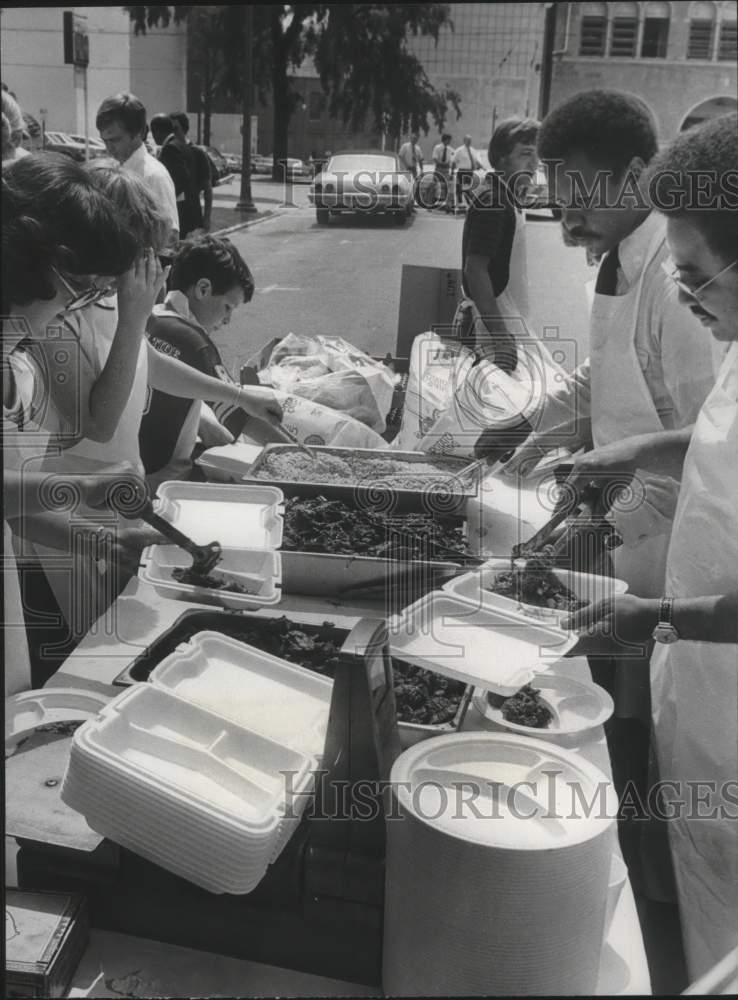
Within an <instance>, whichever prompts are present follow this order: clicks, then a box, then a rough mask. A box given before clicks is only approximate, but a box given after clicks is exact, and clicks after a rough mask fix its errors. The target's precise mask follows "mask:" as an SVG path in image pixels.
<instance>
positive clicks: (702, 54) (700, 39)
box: [687, 20, 714, 59]
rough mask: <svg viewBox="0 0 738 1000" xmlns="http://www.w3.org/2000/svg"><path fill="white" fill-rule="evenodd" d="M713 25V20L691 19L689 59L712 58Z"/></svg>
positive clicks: (688, 44) (688, 45)
mask: <svg viewBox="0 0 738 1000" xmlns="http://www.w3.org/2000/svg"><path fill="white" fill-rule="evenodd" d="M713 27H714V24H713V22H712V21H707V20H699V21H690V23H689V41H688V42H687V59H711V58H712V37H713Z"/></svg>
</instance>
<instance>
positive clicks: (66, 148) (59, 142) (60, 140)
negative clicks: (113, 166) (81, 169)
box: [44, 132, 106, 163]
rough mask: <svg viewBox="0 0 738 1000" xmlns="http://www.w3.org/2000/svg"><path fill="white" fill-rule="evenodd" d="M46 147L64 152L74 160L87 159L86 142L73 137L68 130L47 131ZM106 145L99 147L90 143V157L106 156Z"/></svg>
mask: <svg viewBox="0 0 738 1000" xmlns="http://www.w3.org/2000/svg"><path fill="white" fill-rule="evenodd" d="M44 149H45V150H48V151H49V152H52V153H64V155H65V156H70V157H71V158H72V159H73V160H76V161H77V162H78V163H81V162H83V161H84V159H85V143H84V138H83V139H82V142H78V141H77V140H75V139H73V138H72V136H71V135H69V134H68V133H67V132H46V134H45V136H44ZM105 155H106V153H105V146H104V145H103V148H102V149H98V148H96V147H95V146H93V145H92V143H90V157H91V158H94V157H96V156H105Z"/></svg>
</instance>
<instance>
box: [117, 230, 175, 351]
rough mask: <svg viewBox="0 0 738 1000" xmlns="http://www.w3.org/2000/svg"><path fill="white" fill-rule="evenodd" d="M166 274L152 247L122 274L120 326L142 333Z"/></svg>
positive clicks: (119, 282)
mask: <svg viewBox="0 0 738 1000" xmlns="http://www.w3.org/2000/svg"><path fill="white" fill-rule="evenodd" d="M168 274H169V268H166V269H164V268H162V266H161V262H160V260H159V258H158V256H157V255H156V254H155V253H154V251H153V250H152V249H151V247H149V248H148V249H146V250H145V251H144V252H143V254H142V255H141V256H140V257H137V258H136V260H135V261H134V263H133V265H132V266H131V267H130V268H129V269H128V270H127V271H126V272H125V274H122V275H121V276H120V277H119V278H118V316H119V320H120V322H121V323H123V324H125V325H126V326H127V327H130V328H131V329H132V330H140V331H141V333H143V330H144V328H145V326H146V322H147V320H148V318H149V316H150V315H151V311H152V309H153V308H154V303H155V302H156V299H157V296H158V295H159V292H160V291H161V289H162V288H163V287H164V283H165V282H166V279H167V275H168Z"/></svg>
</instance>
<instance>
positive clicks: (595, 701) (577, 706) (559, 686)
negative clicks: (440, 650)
mask: <svg viewBox="0 0 738 1000" xmlns="http://www.w3.org/2000/svg"><path fill="white" fill-rule="evenodd" d="M530 685H531V687H534V688H538V690H539V691H540V695H539V697H540V700H541V701H542V702H543V704H544V705H545V706H546V707H547V708H548V709H549V711H551V712H552V714H553V719H552V720H551V724H550V725H549V726H546V727H545V728H542V729H539V728H536V727H533V726H522V725H520V724H519V723H517V722H508V720H507V719H505V717H504V716H503V714H502V709H501V708H495V707H494V706H493V705H491V704H490V702H489V699H488V697H487V694H488V692H487V691H485V690H483V689H482V688H477V690H475V692H474V707H475V708H476V709H477V711H478V712H479V713H480V714H481V715H483V716H484V717H485V719H488V720H489V721H490V722H494V723H495V724H496V725H498V726H502V727H503V728H504V729H509V730H510V731H511V732H514V733H522V734H524V735H527V736H534V737H538V738H539V739H550V738H554V737H556V736H572V735H574V734H575V733H582V732H586V730H588V729H594V728H595V727H596V726H601V725H602V724H603V723H604V722H606V721H607V720H608V719H609V718H610V716H611V715H612V713H613V710H614V706H613V702H612V698H611V697H610V695H609V694H608V693H607V691H605V690H604V688H601V687H600V686H599V685H598V684H590V683H587V682H586V681H575V680H572V679H571V678H569V677H556V676H554V675H552V674H536V676H535V677H534V678H533V679H532V680H531V681H530Z"/></svg>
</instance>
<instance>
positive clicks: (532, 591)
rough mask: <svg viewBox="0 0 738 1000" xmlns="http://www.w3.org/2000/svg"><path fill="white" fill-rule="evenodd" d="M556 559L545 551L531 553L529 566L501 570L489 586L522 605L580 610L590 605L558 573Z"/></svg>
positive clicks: (496, 592)
mask: <svg viewBox="0 0 738 1000" xmlns="http://www.w3.org/2000/svg"><path fill="white" fill-rule="evenodd" d="M554 566H555V563H554V559H553V557H552V556H551V555H550V554H549V553H548V552H546V551H545V550H543V551H542V552H536V553H535V555H533V556H530V557H529V558H528V559H527V560H526V562H525V565H523V566H521V567H517V566H513V567H512V568H511V569H510V570H507V571H505V572H502V573H498V574H497V575H496V577H495V581H494V583H493V584H492V586H491V587H490V588H489V589H490V590H491V591H492V592H493V593H495V594H500V595H501V596H502V597H509V598H511V599H512V600H514V601H518V602H519V603H520V604H532V605H533V606H534V607H540V608H553V609H554V610H556V611H576V610H577V609H578V608H582V607H584V606H585V605H586V604H587V601H581V600H580V599H579V598H578V597H577V596H576V594H574V593H573V592H572V591H571V590H569V588H568V587H567V586H565V585H564V584H563V583H562V582H561V580H560V579H559V578H558V577H557V576H556V574H555V573H554V571H553V570H554Z"/></svg>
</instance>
